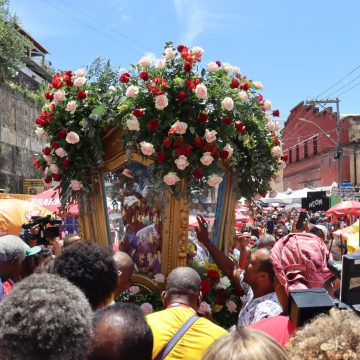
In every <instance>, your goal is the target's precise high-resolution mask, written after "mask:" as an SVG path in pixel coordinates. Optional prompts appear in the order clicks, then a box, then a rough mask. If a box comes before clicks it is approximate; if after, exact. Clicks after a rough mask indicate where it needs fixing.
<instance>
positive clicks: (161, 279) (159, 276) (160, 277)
mask: <svg viewBox="0 0 360 360" xmlns="http://www.w3.org/2000/svg"><path fill="white" fill-rule="evenodd" d="M154 280H155V281H156V282H157V283H159V284H163V283H164V282H165V275H163V274H156V275H155V276H154Z"/></svg>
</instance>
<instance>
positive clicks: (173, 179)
mask: <svg viewBox="0 0 360 360" xmlns="http://www.w3.org/2000/svg"><path fill="white" fill-rule="evenodd" d="M163 181H164V183H165V184H166V185H175V184H176V183H177V182H178V181H180V179H179V177H178V176H177V175H176V174H175V173H174V172H171V171H170V172H168V173H167V174H166V175H165V176H164V177H163Z"/></svg>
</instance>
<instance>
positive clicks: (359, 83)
mask: <svg viewBox="0 0 360 360" xmlns="http://www.w3.org/2000/svg"><path fill="white" fill-rule="evenodd" d="M359 85H360V82H358V83H357V84H355V85H354V86H352V87H351V88H350V89H347V90H346V91H344V92H342V93H341V94H339V95H338V96H337V97H340V96H341V95H344V94H346V93H347V92H349V91H350V90H352V89H353V88H355V87H357V86H359Z"/></svg>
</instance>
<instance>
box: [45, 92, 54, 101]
mask: <svg viewBox="0 0 360 360" xmlns="http://www.w3.org/2000/svg"><path fill="white" fill-rule="evenodd" d="M44 96H45V99H48V100H50V101H52V100H53V99H54V94H52V93H49V92H46V93H45V94H44Z"/></svg>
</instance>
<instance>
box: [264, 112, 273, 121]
mask: <svg viewBox="0 0 360 360" xmlns="http://www.w3.org/2000/svg"><path fill="white" fill-rule="evenodd" d="M272 119H273V117H272V115H271V114H269V113H265V121H267V122H269V121H272Z"/></svg>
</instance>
